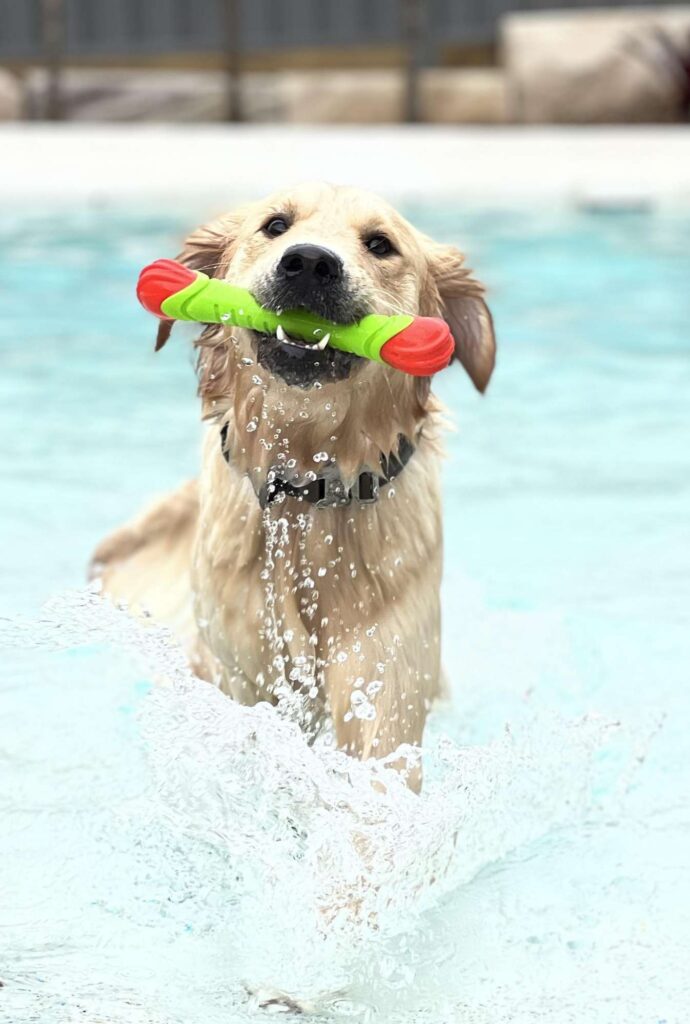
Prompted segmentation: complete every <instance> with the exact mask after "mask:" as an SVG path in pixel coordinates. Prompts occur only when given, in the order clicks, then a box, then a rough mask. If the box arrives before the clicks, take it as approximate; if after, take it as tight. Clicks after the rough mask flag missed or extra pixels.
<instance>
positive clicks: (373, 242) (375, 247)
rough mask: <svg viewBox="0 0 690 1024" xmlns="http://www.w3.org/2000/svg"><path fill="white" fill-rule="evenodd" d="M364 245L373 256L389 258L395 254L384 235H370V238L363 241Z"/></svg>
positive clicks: (390, 243) (389, 241)
mask: <svg viewBox="0 0 690 1024" xmlns="http://www.w3.org/2000/svg"><path fill="white" fill-rule="evenodd" d="M364 244H365V245H366V247H367V249H368V250H369V252H371V253H373V254H374V256H390V255H391V253H393V252H395V249H394V248H393V244H392V242H391V240H390V239H389V238H386V236H385V235H372V236H371V238H365V239H364Z"/></svg>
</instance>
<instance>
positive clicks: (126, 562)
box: [94, 184, 495, 789]
mask: <svg viewBox="0 0 690 1024" xmlns="http://www.w3.org/2000/svg"><path fill="white" fill-rule="evenodd" d="M178 258H179V259H180V260H181V262H183V263H185V264H186V265H187V266H189V267H191V268H193V269H198V270H203V271H204V272H206V273H207V274H210V275H212V276H216V277H219V278H223V279H226V280H228V281H231V282H232V283H233V284H237V285H240V286H242V287H244V288H247V289H248V290H249V291H251V292H252V293H253V294H254V295H255V296H256V297H257V299H258V300H259V301H260V302H261V303H262V304H263V305H264V306H266V307H268V308H270V309H272V310H274V311H275V312H278V313H280V312H281V311H282V310H287V309H294V308H303V309H307V310H310V311H311V312H313V313H316V314H318V315H320V316H322V317H325V318H327V319H329V320H332V321H336V322H341V323H353V322H355V321H358V320H359V319H360V318H361V317H363V316H364V315H365V314H368V313H373V312H376V313H390V314H393V313H401V312H404V313H417V314H421V315H425V316H442V317H444V318H445V319H446V321H447V322H448V324H449V325H450V327H451V329H452V333H453V336H454V339H455V352H456V356H457V359H458V360H459V362H460V363H461V364H462V366H463V367H464V369H465V370H466V371H467V373H468V374H469V376H470V378H471V380H472V381H473V383H474V384H475V386H476V387H477V388H478V389H479V390H480V391H483V390H484V389H485V388H486V385H487V384H488V382H489V378H490V376H491V373H492V370H493V367H494V360H495V339H494V332H493V326H492V320H491V316H490V314H489V312H488V309H487V307H486V305H485V302H484V298H483V289H482V286H481V285H480V284H479V283H478V282H477V281H476V280H475V279H474V278H473V277H472V276H471V274H470V272H469V271H468V270H467V269H466V267H465V265H464V258H463V256H462V254H461V253H460V252H459V251H458V250H457V249H456V248H454V247H453V246H450V245H441V244H437V243H434V242H432V241H431V240H430V239H429V238H427V237H425V236H424V235H423V234H421V233H420V232H419V231H417V230H416V229H415V228H414V227H412V226H411V225H410V224H409V223H408V222H407V221H406V220H404V219H403V218H402V217H401V216H400V215H399V214H398V213H397V212H396V211H395V210H394V209H392V208H391V207H390V206H389V205H388V204H387V203H385V202H383V201H382V200H381V199H379V198H378V197H376V196H374V195H371V194H368V193H366V192H363V191H361V190H359V189H355V188H346V187H336V186H332V185H326V184H318V185H304V186H301V187H298V188H295V189H291V190H289V191H285V192H279V193H277V194H275V195H272V196H270V197H269V198H268V199H266V200H264V201H262V202H257V203H252V204H250V205H246V206H243V207H242V208H241V209H238V210H236V211H235V212H233V213H229V214H227V215H226V216H222V217H220V218H219V219H218V220H215V221H213V222H212V223H210V224H207V225H205V226H203V227H200V228H199V229H198V230H196V231H194V232H193V233H192V234H191V235H190V236H189V238H188V239H187V241H186V243H185V245H184V248H183V250H182V252H181V254H180V256H179V257H178ZM170 330H171V325H170V324H169V323H167V322H163V323H161V326H160V328H159V332H158V342H157V348H161V347H162V346H163V345H164V344H165V342H166V340H167V338H168V336H169V334H170ZM277 333H278V336H276V337H266V336H263V335H259V334H256V333H254V332H252V331H250V330H246V329H238V328H229V327H226V326H223V325H220V326H218V325H207V326H206V327H205V329H204V330H203V333H202V334H201V336H200V338H199V339H198V342H197V345H198V350H199V358H198V375H199V395H200V398H201V403H202V411H203V418H204V419H205V420H206V421H207V422H208V424H209V427H208V430H207V432H206V435H205V440H204V443H203V455H202V465H201V471H200V475H199V480H198V482H197V481H194V482H189V483H185V484H184V485H183V486H182V487H180V489H179V490H178V491H176V492H175V493H174V494H171V495H169V496H168V497H165V498H163V499H162V500H159V501H158V502H156V503H155V504H154V505H153V506H152V507H150V508H149V509H148V510H147V511H145V512H144V513H143V514H142V515H140V516H139V517H138V518H136V519H134V520H133V521H132V522H130V523H129V524H127V525H125V526H124V527H122V528H121V529H119V530H117V531H116V532H115V533H114V534H112V535H111V536H109V537H108V538H106V539H105V540H104V541H103V542H102V543H101V544H100V546H99V547H98V549H97V551H96V552H95V554H94V572H95V574H96V575H99V576H100V577H101V578H102V581H103V589H104V591H105V593H107V594H108V595H110V596H111V597H113V598H114V599H116V600H119V601H126V602H127V603H128V604H129V605H130V606H131V607H141V608H144V609H146V610H147V611H148V612H149V614H151V615H152V616H153V617H154V619H157V620H159V621H161V622H162V623H165V624H167V625H168V626H169V627H170V628H171V629H172V631H173V632H174V633H175V634H176V635H177V636H178V638H179V639H180V641H181V642H182V643H183V644H184V645H185V647H186V649H187V650H188V652H189V657H190V660H191V663H192V665H193V666H194V668H195V670H196V671H197V673H198V674H199V675H201V676H203V677H205V678H206V679H209V680H212V681H214V682H215V683H216V684H217V685H218V686H219V687H221V689H222V690H223V691H224V692H225V693H227V694H228V695H230V696H231V697H233V698H234V699H235V700H238V701H242V702H243V703H245V704H254V703H256V702H257V701H270V702H272V703H274V704H275V703H278V702H279V701H280V702H287V703H288V706H289V707H290V710H291V712H292V713H294V714H296V715H297V716H298V718H299V721H300V722H301V725H302V727H303V729H304V730H305V732H306V734H307V735H308V736H309V737H313V736H315V735H316V734H317V733H318V732H319V730H321V729H322V728H323V727H324V725H325V723H327V722H330V723H332V726H331V728H332V731H333V734H334V737H335V741H336V742H337V744H338V745H339V746H340V747H341V748H342V749H343V750H345V751H348V752H349V753H350V754H352V755H355V756H356V757H358V758H363V759H364V758H370V757H376V758H382V757H388V758H389V761H390V763H391V764H392V765H393V766H395V767H397V768H399V769H401V770H406V771H407V777H408V782H409V785H410V786H411V787H412V788H414V789H418V788H419V786H420V785H421V770H420V767H419V765H416V766H413V767H412V768H411V769H409V770H407V768H406V764H407V762H406V761H405V759H404V758H403V757H402V756H401V757H398V758H396V757H395V752H396V751H397V750H398V748H399V747H401V745H402V744H409V745H411V746H412V747H417V746H419V745H420V743H421V740H422V733H423V729H424V723H425V719H426V716H427V712H428V710H429V707H430V705H431V703H432V702H433V700H434V698H435V696H436V695H437V694H438V693H439V687H440V659H439V649H440V632H441V614H440V596H439V590H440V582H441V561H442V529H441V490H440V479H439V463H440V457H441V448H440V442H439V434H440V430H441V426H442V424H441V420H442V414H443V410H442V408H441V406H440V404H439V403H438V402H437V401H436V400H435V398H434V396H433V394H432V392H431V390H430V380H429V379H428V378H423V379H421V378H414V377H411V376H408V375H406V374H404V373H401V372H400V371H398V370H394V369H392V368H391V367H388V366H386V365H384V364H382V363H378V362H373V361H370V360H365V359H362V358H360V357H358V356H355V355H351V354H348V353H346V352H342V351H338V350H336V349H334V348H331V347H329V346H328V345H326V347H325V348H319V347H317V346H316V345H308V344H306V343H304V342H302V343H297V342H295V341H293V340H292V339H290V338H288V337H287V336H286V335H285V333H284V332H283V331H281V330H279V331H278V332H277ZM448 372H452V371H448ZM391 755H393V756H391Z"/></svg>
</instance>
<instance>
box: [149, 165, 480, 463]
mask: <svg viewBox="0 0 690 1024" xmlns="http://www.w3.org/2000/svg"><path fill="white" fill-rule="evenodd" d="M179 259H180V260H181V262H183V263H185V264H186V265H187V266H189V267H191V268H193V269H196V270H203V271H204V272H205V273H207V274H209V275H211V276H215V277H219V278H223V279H225V280H228V281H230V282H232V283H233V284H235V285H239V286H241V287H243V288H246V289H247V290H249V291H250V292H252V294H253V295H254V296H255V297H256V298H257V300H258V301H259V302H260V303H261V304H262V305H264V306H266V307H267V308H269V309H272V310H274V311H275V312H278V313H279V312H280V311H281V310H289V309H296V308H302V309H306V310H309V311H310V312H312V313H316V314H317V315H319V316H321V317H324V318H326V319H328V320H333V321H336V322H339V323H345V324H348V323H354V322H356V321H358V320H360V319H361V318H362V317H363V316H365V315H366V314H368V313H387V314H393V313H416V314H420V315H423V316H443V317H445V319H446V320H447V321H448V323H449V325H450V327H451V330H452V332H453V335H454V338H455V351H456V355H457V358H458V359H459V361H460V362H461V363H462V365H463V366H464V368H465V369H466V371H467V373H468V374H469V376H470V378H471V379H472V381H473V382H474V384H475V386H476V387H477V388H478V389H479V390H480V391H483V390H484V389H485V387H486V385H487V384H488V382H489V378H490V376H491V372H492V370H493V366H494V358H495V341H494V333H493V326H492V321H491V316H490V314H489V312H488V309H487V307H486V305H485V302H484V299H483V294H482V293H483V289H482V287H481V285H479V284H478V283H477V281H475V280H474V279H473V278H472V277H471V275H470V273H469V271H468V270H466V269H465V267H464V265H463V256H462V254H461V253H460V252H459V251H458V250H457V249H455V248H454V247H452V246H448V245H440V244H437V243H434V242H432V241H431V240H430V239H429V238H427V237H425V236H424V235H422V234H421V233H420V232H418V231H417V230H416V229H415V228H413V227H412V226H411V225H410V224H409V223H408V222H407V221H406V220H405V219H404V218H403V217H401V216H400V215H399V214H398V213H397V212H396V211H395V210H394V209H393V208H392V207H390V206H389V205H388V204H387V203H385V202H384V201H383V200H381V199H379V198H378V197H377V196H374V195H372V194H370V193H367V192H364V191H361V190H359V189H355V188H345V187H336V186H331V185H325V184H318V185H303V186H301V187H298V188H294V189H290V190H289V191H285V192H279V193H276V194H275V195H273V196H270V197H269V198H268V199H266V200H264V201H262V202H258V203H252V204H250V205H247V206H244V207H242V208H241V209H239V210H237V211H235V212H234V213H230V214H228V215H226V216H223V217H220V218H219V219H218V220H216V221H213V222H212V223H210V224H207V225H205V226H203V227H201V228H199V229H198V230H197V231H195V232H193V233H192V234H191V235H190V237H189V238H188V239H187V241H186V244H185V246H184V249H183V251H182V253H181V254H180V256H179ZM169 333H170V325H169V324H166V323H163V324H162V325H161V328H160V330H159V338H158V347H161V346H162V345H163V344H164V343H165V341H166V339H167V337H168V334H169ZM201 345H202V355H201V359H200V389H201V394H202V397H203V398H204V401H205V406H206V409H205V411H206V413H207V414H210V415H214V414H223V413H224V412H225V410H226V409H228V408H230V407H231V406H234V407H235V410H236V412H237V411H240V407H241V406H245V407H246V405H247V402H249V404H250V405H254V406H256V404H257V403H256V396H254V398H252V396H251V393H250V392H251V388H252V387H255V388H256V387H260V388H261V389H262V392H263V398H262V400H261V402H262V407H263V408H264V410H265V408H266V407H267V404H270V402H267V397H266V396H269V397H270V396H271V395H273V396H274V405H275V403H276V402H278V404H279V405H281V407H282V409H283V414H284V415H288V414H289V412H290V408H292V409H293V410H294V409H296V408H297V406H299V407H300V408H301V409H302V410H303V409H304V408H307V407H308V406H309V409H308V412H307V413H305V414H304V415H303V413H302V412H300V415H303V418H307V417H309V418H311V416H312V415H313V414H314V413H315V412H318V411H321V412H322V411H323V408H324V406H325V407H326V408H330V409H333V408H334V407H338V406H339V408H340V410H341V412H340V413H339V414H338V416H337V418H338V420H339V421H340V422H342V415H341V414H344V412H345V411H346V410H348V409H350V410H351V408H352V405H353V396H354V395H355V394H358V395H359V403H358V412H359V414H360V415H361V414H362V413H363V408H364V406H363V403H364V404H367V403H368V405H369V407H370V410H371V411H372V413H373V418H374V420H376V418H377V416H378V418H379V419H380V418H381V417H382V416H384V415H385V413H384V412H383V411H382V405H383V406H385V407H387V406H388V405H389V404H390V407H391V409H393V408H395V411H396V415H395V416H392V415H391V417H390V419H391V423H390V431H389V433H390V435H391V437H393V438H395V436H396V434H395V432H396V431H400V432H409V430H411V429H412V427H411V425H410V421H411V420H414V419H415V418H416V419H419V416H420V413H421V412H423V408H424V404H425V401H426V398H427V396H428V381H420V380H418V379H417V380H414V379H412V378H409V377H406V375H404V374H402V373H400V372H399V371H396V370H392V369H391V368H390V367H387V366H385V365H382V364H379V363H375V362H371V361H369V360H364V359H361V358H360V357H358V356H354V355H351V354H349V353H346V352H341V351H339V350H337V349H334V348H330V347H328V346H327V347H326V348H325V349H323V350H320V349H318V348H317V347H315V346H306V345H304V344H302V345H295V344H292V343H291V340H290V339H286V338H284V337H282V338H278V337H266V336H264V335H259V334H256V333H255V332H252V331H249V330H243V329H237V328H235V329H233V330H232V333H231V334H230V332H229V331H228V330H226V329H225V328H218V327H211V328H208V329H207V331H206V332H205V333H204V335H202V339H201ZM242 368H244V370H245V371H246V370H247V368H249V372H248V373H247V372H245V373H244V374H243V375H242V373H241V371H242ZM238 374H239V375H240V376H243V377H244V378H247V379H248V382H249V383H247V382H245V386H244V388H241V390H242V395H241V397H239V398H238V395H237V393H236V392H237V389H238V387H240V376H238ZM277 396H279V397H277ZM309 396H311V399H310V398H309ZM365 399H366V401H365ZM355 404H357V403H355ZM286 407H289V408H288V409H287V413H286V411H285V410H286ZM264 418H265V412H264ZM334 418H335V417H334ZM364 418H365V419H367V416H366V414H365V415H364ZM240 419H242V416H240ZM393 420H397V422H393ZM360 427H361V429H362V430H364V431H367V424H366V423H364V422H363V423H361V424H360ZM374 429H375V428H374ZM380 433H381V431H379V434H380ZM381 440H382V442H383V443H385V441H383V439H381Z"/></svg>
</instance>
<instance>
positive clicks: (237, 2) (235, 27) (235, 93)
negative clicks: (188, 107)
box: [219, 0, 244, 121]
mask: <svg viewBox="0 0 690 1024" xmlns="http://www.w3.org/2000/svg"><path fill="white" fill-rule="evenodd" d="M219 2H220V7H221V18H222V22H223V39H224V55H225V61H224V63H225V81H226V85H225V88H226V108H225V119H226V120H227V121H243V120H244V116H243V110H242V90H241V84H242V83H241V71H242V44H241V39H240V33H241V27H242V26H241V11H240V6H241V3H242V0H219Z"/></svg>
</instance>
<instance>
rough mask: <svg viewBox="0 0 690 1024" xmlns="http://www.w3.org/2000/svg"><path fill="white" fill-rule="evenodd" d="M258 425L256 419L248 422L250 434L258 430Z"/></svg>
mask: <svg viewBox="0 0 690 1024" xmlns="http://www.w3.org/2000/svg"><path fill="white" fill-rule="evenodd" d="M258 425H259V424H258V423H257V421H256V420H250V421H249V423H248V424H247V430H248V431H249V433H250V434H252V433H253V432H254V431H255V430H256V428H257V427H258Z"/></svg>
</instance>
